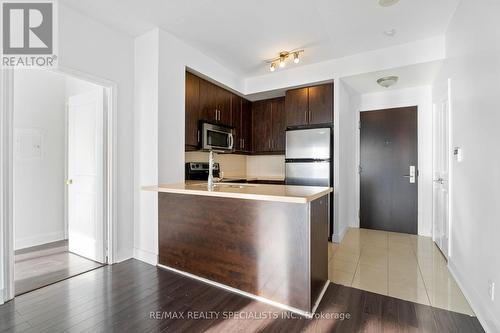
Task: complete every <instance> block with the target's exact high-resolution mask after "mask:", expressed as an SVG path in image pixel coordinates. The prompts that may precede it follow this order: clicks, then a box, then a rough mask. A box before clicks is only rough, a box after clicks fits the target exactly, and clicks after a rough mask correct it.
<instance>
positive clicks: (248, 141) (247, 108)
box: [241, 99, 252, 153]
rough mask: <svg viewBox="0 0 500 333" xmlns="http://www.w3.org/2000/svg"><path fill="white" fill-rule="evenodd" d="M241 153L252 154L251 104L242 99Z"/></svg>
mask: <svg viewBox="0 0 500 333" xmlns="http://www.w3.org/2000/svg"><path fill="white" fill-rule="evenodd" d="M241 139H242V141H241V144H242V147H241V151H243V152H246V153H250V152H252V102H250V101H247V100H246V99H242V102H241Z"/></svg>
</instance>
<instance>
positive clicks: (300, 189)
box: [143, 181, 333, 203]
mask: <svg viewBox="0 0 500 333" xmlns="http://www.w3.org/2000/svg"><path fill="white" fill-rule="evenodd" d="M143 190H145V191H155V192H164V193H177V194H190V195H204V196H212V197H224V198H236V199H247V200H263V201H280V202H292V203H307V202H311V201H313V200H315V199H317V198H320V197H322V196H324V195H327V194H328V193H330V192H332V190H333V189H332V188H330V187H317V186H293V185H267V184H237V183H219V184H217V185H216V186H215V187H214V189H213V190H210V191H209V190H208V186H207V182H202V181H201V182H193V181H191V182H188V183H179V184H167V185H157V186H145V187H143Z"/></svg>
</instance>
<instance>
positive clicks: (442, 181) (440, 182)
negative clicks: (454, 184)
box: [434, 178, 444, 185]
mask: <svg viewBox="0 0 500 333" xmlns="http://www.w3.org/2000/svg"><path fill="white" fill-rule="evenodd" d="M434 183H438V184H441V185H442V184H443V183H444V179H443V178H438V179H434Z"/></svg>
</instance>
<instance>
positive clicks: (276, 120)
mask: <svg viewBox="0 0 500 333" xmlns="http://www.w3.org/2000/svg"><path fill="white" fill-rule="evenodd" d="M252 116H253V143H254V145H253V148H254V149H253V151H254V152H255V153H278V152H283V151H285V130H286V124H285V121H286V117H285V99H284V98H283V97H281V98H273V99H268V100H262V101H257V102H253V104H252Z"/></svg>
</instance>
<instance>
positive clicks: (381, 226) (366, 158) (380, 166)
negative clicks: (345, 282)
mask: <svg viewBox="0 0 500 333" xmlns="http://www.w3.org/2000/svg"><path fill="white" fill-rule="evenodd" d="M360 143H361V147H360V148H361V149H360V155H361V156H360V158H361V165H360V166H361V170H360V171H361V173H360V185H361V191H360V192H361V193H360V195H361V198H360V225H361V228H368V229H376V230H385V231H394V232H403V233H408V234H417V227H418V223H417V211H418V195H417V189H418V171H417V165H418V145H417V107H416V106H414V107H404V108H396V109H386V110H377V111H367V112H361V140H360Z"/></svg>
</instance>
